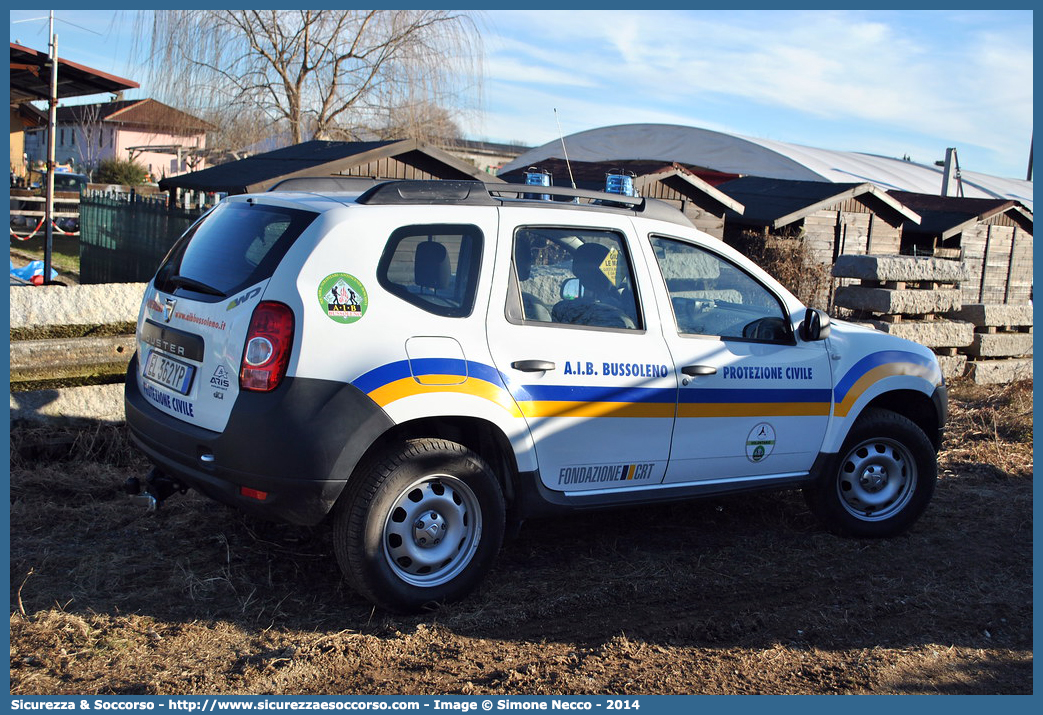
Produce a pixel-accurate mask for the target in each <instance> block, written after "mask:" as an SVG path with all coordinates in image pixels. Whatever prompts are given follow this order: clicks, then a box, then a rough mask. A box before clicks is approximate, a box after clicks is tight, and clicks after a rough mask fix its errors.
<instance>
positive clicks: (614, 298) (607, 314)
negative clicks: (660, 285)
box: [551, 243, 637, 329]
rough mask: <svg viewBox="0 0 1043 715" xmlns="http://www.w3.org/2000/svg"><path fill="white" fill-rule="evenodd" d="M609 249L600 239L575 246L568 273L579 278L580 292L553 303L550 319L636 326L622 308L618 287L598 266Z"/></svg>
mask: <svg viewBox="0 0 1043 715" xmlns="http://www.w3.org/2000/svg"><path fill="white" fill-rule="evenodd" d="M609 253H610V249H609V247H608V246H604V245H602V244H600V243H584V244H583V245H582V246H580V247H579V248H578V249H576V252H575V254H573V256H572V273H573V275H575V276H576V277H577V278H578V279H579V284H580V286H582V287H583V294H582V295H581V296H580V297H579V298H576V299H574V300H561V301H559V302H557V303H555V304H554V308H553V309H552V310H551V316H552V317H553V319H554V322H556V323H568V324H571V325H593V326H596V327H599V328H631V329H633V328H635V327H637V326H636V324H635V321H634V319H633V318H632V317H631V316H630V315H628V314H627V311H626V310H624V307H623V301H622V300H621V299H620V295H619V291H618V290H616V287H615V285H613V283H612V281H611V280H609V278H608V276H606V275H605V273H604V271H602V270H601V267H602V264H603V263H604V262H605V258H607V257H608V254H609Z"/></svg>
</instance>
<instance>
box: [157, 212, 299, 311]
mask: <svg viewBox="0 0 1043 715" xmlns="http://www.w3.org/2000/svg"><path fill="white" fill-rule="evenodd" d="M316 216H318V214H317V213H315V212H313V211H304V210H301V209H291V208H284V207H282V206H269V205H265V204H258V203H240V202H234V203H222V204H219V205H218V206H217V208H215V209H214V210H213V211H211V212H210V213H209V214H207V215H206V216H204V217H203V218H202V219H201V220H200V221H198V222H197V223H196V224H195V225H193V226H192V227H191V228H190V229H189V230H188V231H187V232H186V233H185V235H184V236H182V237H181V238H180V239H178V242H177V243H176V244H175V245H174V248H172V249H171V251H170V253H169V254H168V255H167V257H166V258H165V259H164V261H163V264H162V265H161V266H160V269H159V272H158V273H157V274H156V287H157V288H158V289H159V290H161V291H164V292H167V293H173V292H175V291H176V290H179V289H180V290H188V291H191V292H194V293H199V294H201V295H212V296H218V297H224V296H228V295H231V294H232V293H235V292H237V291H239V290H241V289H243V288H247V287H249V286H251V285H254V284H255V283H259V282H260V281H262V280H264V279H266V278H270V277H271V275H272V273H273V272H274V271H275V268H276V266H277V265H279V261H280V260H282V258H283V256H285V255H286V252H287V251H288V250H289V248H290V246H292V245H293V242H294V241H296V240H297V238H298V237H300V235H301V233H303V232H304V230H305V229H306V228H307V227H308V226H309V225H310V224H311V222H312V221H314V220H315V217H316Z"/></svg>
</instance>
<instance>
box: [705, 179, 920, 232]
mask: <svg viewBox="0 0 1043 715" xmlns="http://www.w3.org/2000/svg"><path fill="white" fill-rule="evenodd" d="M717 188H718V189H719V190H720V191H722V192H724V193H725V194H727V195H728V196H730V197H732V198H733V199H735V200H736V201H739V202H740V203H742V204H743V205H744V206H745V207H746V211H745V213H744V214H743V215H742V216H741V218H740V217H739V216H737V215H736V216H731V215H730V216H729V219H730V220H733V221H736V222H737V223H742V224H747V225H754V226H767V227H770V228H782V227H783V226H788V225H789V224H791V223H794V222H795V221H799V220H801V219H803V218H805V217H807V216H809V215H811V214H813V213H815V212H816V211H819V210H821V209H824V208H826V207H828V206H832V205H833V204H836V203H838V202H840V201H845V200H847V199H850V198H855V197H857V196H867V195H868V196H873V197H875V199H876V200H877V201H879V203H880V204H882V205H883V207H884V208H885V210H891V211H893V212H894V213H895V215H896V216H897V217H898V218H899V219H904V220H906V221H911V222H913V223H919V222H920V216H919V214H917V213H916V212H915V211H913V210H912V209H910V208H908V207H906V206H903V205H902V204H901V203H900V202H899V201H898V200H897V199H894V198H892V197H890V196H888V194H887V192H885V191H883V190H882V189H880V188H879V187H877V186H876V185H874V184H871V183H869V182H865V183H860V184H859V183H850V184H834V183H830V182H828V181H787V180H785V179H765V178H762V177H757V176H744V177H742V178H740V179H734V180H732V181H728V182H726V183H723V184H720V185H719V186H718V187H717Z"/></svg>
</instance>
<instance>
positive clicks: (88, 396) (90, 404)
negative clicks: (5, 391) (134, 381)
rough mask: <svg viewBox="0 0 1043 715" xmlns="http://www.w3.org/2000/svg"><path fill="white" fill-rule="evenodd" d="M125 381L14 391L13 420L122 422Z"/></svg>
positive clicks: (72, 422) (12, 396) (75, 422)
mask: <svg viewBox="0 0 1043 715" xmlns="http://www.w3.org/2000/svg"><path fill="white" fill-rule="evenodd" d="M124 418H125V415H124V411H123V384H122V383H118V384H115V385H92V386H89V387H63V388H59V389H54V390H36V391H34V392H12V393H11V421H12V422H13V421H15V420H30V421H33V422H55V423H69V424H78V423H86V422H122V421H123V420H124Z"/></svg>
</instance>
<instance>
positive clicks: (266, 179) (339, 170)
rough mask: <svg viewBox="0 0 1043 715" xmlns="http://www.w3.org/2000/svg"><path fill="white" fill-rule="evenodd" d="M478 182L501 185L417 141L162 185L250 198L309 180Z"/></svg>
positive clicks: (298, 150) (223, 168) (308, 152)
mask: <svg viewBox="0 0 1043 715" xmlns="http://www.w3.org/2000/svg"><path fill="white" fill-rule="evenodd" d="M345 176H347V177H361V178H369V179H380V180H387V179H476V180H479V181H486V182H490V181H491V182H497V181H499V179H496V178H494V177H492V176H490V175H489V174H487V173H485V172H484V171H481V170H480V169H478V168H477V167H476V166H473V165H471V164H468V163H467V162H464V161H461V160H460V159H457V158H456V157H454V156H452V155H450V154H448V153H447V152H445V151H442V150H441V149H437V148H435V147H433V146H430V145H428V144H424V143H422V142H418V141H416V140H415V139H402V140H398V141H374V142H331V141H318V140H315V141H308V142H303V143H301V144H295V145H293V146H288V147H285V148H283V149H276V150H275V151H269V152H265V153H263V154H256V155H254V156H250V157H247V158H245V159H240V160H238V161H230V162H228V163H226V164H220V165H218V166H214V167H211V168H209V169H203V170H202V171H194V172H192V173H190V174H182V175H181V176H175V177H171V178H168V179H164V180H162V181H160V182H159V188H160V190H161V191H170V192H171V196H173V195H174V193H175V190H177V189H181V190H190V191H202V192H207V193H210V192H221V193H226V194H246V193H256V192H260V191H267V190H268V189H270V188H271V187H272V186H274V185H275V184H277V183H279V182H280V181H284V180H286V179H296V178H303V177H345Z"/></svg>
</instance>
